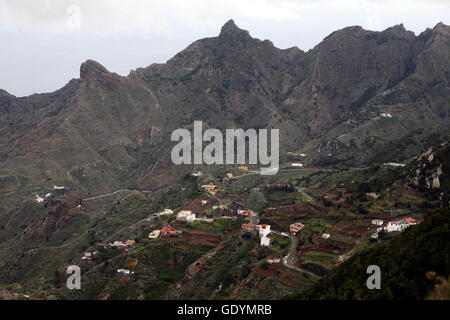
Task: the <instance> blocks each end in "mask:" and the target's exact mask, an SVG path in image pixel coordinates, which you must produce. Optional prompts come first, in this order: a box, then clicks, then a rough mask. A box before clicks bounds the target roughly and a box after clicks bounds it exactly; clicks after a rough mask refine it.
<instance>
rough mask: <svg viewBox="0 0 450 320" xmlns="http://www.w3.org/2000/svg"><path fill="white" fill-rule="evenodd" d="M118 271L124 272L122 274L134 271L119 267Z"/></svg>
mask: <svg viewBox="0 0 450 320" xmlns="http://www.w3.org/2000/svg"><path fill="white" fill-rule="evenodd" d="M117 273H122V274H130V273H131V274H133V273H134V272H132V271H130V270H128V269H117Z"/></svg>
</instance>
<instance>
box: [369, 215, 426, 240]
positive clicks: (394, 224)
mask: <svg viewBox="0 0 450 320" xmlns="http://www.w3.org/2000/svg"><path fill="white" fill-rule="evenodd" d="M372 224H374V225H377V226H380V227H379V228H377V231H376V232H375V233H373V234H372V235H371V238H372V239H378V237H379V233H380V232H403V231H405V230H406V229H407V228H409V227H410V226H414V225H416V224H418V222H417V220H416V219H414V218H411V217H407V218H404V219H400V220H397V221H390V222H388V223H387V225H386V226H385V227H381V226H382V225H383V224H384V221H383V220H380V219H375V220H372Z"/></svg>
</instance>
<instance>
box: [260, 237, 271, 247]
mask: <svg viewBox="0 0 450 320" xmlns="http://www.w3.org/2000/svg"><path fill="white" fill-rule="evenodd" d="M261 245H262V246H263V247H269V246H270V238H267V237H262V238H261Z"/></svg>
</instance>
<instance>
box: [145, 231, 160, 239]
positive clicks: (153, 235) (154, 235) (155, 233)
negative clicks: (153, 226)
mask: <svg viewBox="0 0 450 320" xmlns="http://www.w3.org/2000/svg"><path fill="white" fill-rule="evenodd" d="M160 233H161V231H160V230H153V231H152V232H150V234H149V235H148V237H149V239H157V238H158V237H159V234H160Z"/></svg>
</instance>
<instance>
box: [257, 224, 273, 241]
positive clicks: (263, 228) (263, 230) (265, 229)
mask: <svg viewBox="0 0 450 320" xmlns="http://www.w3.org/2000/svg"><path fill="white" fill-rule="evenodd" d="M258 227H259V237H260V238H265V237H267V236H268V235H269V233H270V225H268V224H260V225H259V226H258Z"/></svg>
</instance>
